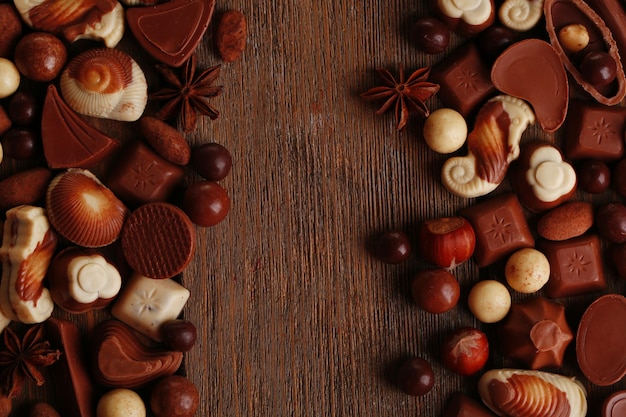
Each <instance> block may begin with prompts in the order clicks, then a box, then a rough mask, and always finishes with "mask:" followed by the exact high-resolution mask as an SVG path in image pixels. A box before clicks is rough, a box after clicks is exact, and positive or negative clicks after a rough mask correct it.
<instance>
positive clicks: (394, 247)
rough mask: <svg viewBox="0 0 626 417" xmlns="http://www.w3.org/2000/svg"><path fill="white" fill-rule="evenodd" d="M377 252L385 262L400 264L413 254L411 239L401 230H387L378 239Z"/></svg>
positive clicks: (378, 256) (377, 255)
mask: <svg viewBox="0 0 626 417" xmlns="http://www.w3.org/2000/svg"><path fill="white" fill-rule="evenodd" d="M375 254H376V257H377V258H378V259H380V260H381V261H382V262H384V263H387V264H399V263H401V262H404V261H406V260H407V259H408V258H409V256H411V241H410V240H409V237H408V236H407V235H406V234H405V233H404V232H401V231H399V230H391V231H388V232H385V233H383V234H382V235H380V236H379V237H378V239H377V241H376V247H375Z"/></svg>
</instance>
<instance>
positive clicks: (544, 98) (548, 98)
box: [491, 39, 569, 132]
mask: <svg viewBox="0 0 626 417" xmlns="http://www.w3.org/2000/svg"><path fill="white" fill-rule="evenodd" d="M491 82H492V83H493V85H494V86H495V87H496V88H497V89H498V90H500V91H501V92H503V93H505V94H510V95H512V96H514V97H519V98H521V99H522V100H526V101H528V102H529V103H530V105H531V106H532V107H533V110H534V111H535V115H536V116H537V122H538V123H539V125H540V126H541V128H542V129H543V130H545V131H546V132H554V131H555V130H557V129H558V128H559V127H561V125H562V124H563V122H564V121H565V116H566V115H567V106H568V103H569V84H568V81H567V73H566V72H565V68H563V63H562V62H561V58H560V57H559V55H558V54H557V52H556V51H555V49H554V48H553V47H552V46H551V45H550V44H549V43H547V42H544V41H542V40H539V39H526V40H523V41H520V42H516V43H514V44H513V45H511V46H509V47H508V48H507V49H506V50H505V51H504V52H502V53H501V54H500V56H499V57H498V58H497V59H496V61H495V62H494V64H493V66H492V67H491Z"/></svg>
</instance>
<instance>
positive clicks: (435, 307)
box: [411, 269, 461, 314]
mask: <svg viewBox="0 0 626 417" xmlns="http://www.w3.org/2000/svg"><path fill="white" fill-rule="evenodd" d="M460 296H461V287H460V285H459V282H458V281H457V279H456V277H455V276H454V275H452V274H451V273H450V272H449V271H447V270H445V269H427V270H423V271H420V272H418V273H417V275H416V276H415V277H414V278H413V280H412V281H411V297H412V298H413V301H415V304H417V306H418V307H420V308H421V309H423V310H425V311H428V312H429V313H434V314H439V313H445V312H446V311H449V310H451V309H453V308H454V306H456V304H457V303H458V301H459V297H460Z"/></svg>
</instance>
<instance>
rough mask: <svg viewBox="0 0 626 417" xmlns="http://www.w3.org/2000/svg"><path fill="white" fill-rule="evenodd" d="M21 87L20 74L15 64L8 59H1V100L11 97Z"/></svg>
mask: <svg viewBox="0 0 626 417" xmlns="http://www.w3.org/2000/svg"><path fill="white" fill-rule="evenodd" d="M19 86H20V72H19V71H18V70H17V67H16V66H15V64H14V63H13V62H11V61H9V60H8V59H6V58H0V98H6V97H9V96H10V95H11V94H13V93H15V92H16V91H17V89H18V87H19Z"/></svg>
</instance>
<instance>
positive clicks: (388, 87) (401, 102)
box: [361, 66, 439, 130]
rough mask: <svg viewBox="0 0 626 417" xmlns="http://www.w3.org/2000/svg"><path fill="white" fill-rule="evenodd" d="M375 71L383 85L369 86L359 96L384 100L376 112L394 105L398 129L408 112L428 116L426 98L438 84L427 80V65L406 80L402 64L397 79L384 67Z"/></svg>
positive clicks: (403, 123) (428, 69) (404, 123)
mask: <svg viewBox="0 0 626 417" xmlns="http://www.w3.org/2000/svg"><path fill="white" fill-rule="evenodd" d="M376 71H378V74H379V75H380V77H381V78H382V79H383V83H384V85H382V86H379V87H374V88H371V89H369V90H367V91H366V92H365V93H363V94H361V97H362V98H363V99H364V100H367V101H377V100H385V102H384V103H383V105H382V106H381V107H380V108H379V109H378V110H377V111H376V114H383V113H384V112H386V111H387V110H389V109H390V108H391V106H394V107H395V110H396V124H397V126H398V130H402V129H403V128H404V127H405V126H406V123H407V122H408V120H409V115H410V114H422V115H423V116H424V117H428V115H429V114H430V111H429V110H428V107H427V106H426V100H428V99H429V98H430V97H432V96H433V95H435V94H436V93H437V91H439V85H438V84H434V83H431V82H428V81H427V80H428V76H429V75H430V68H429V67H425V68H420V69H418V70H417V71H415V72H413V73H412V74H411V75H410V76H409V78H407V79H406V80H405V79H404V68H403V67H402V66H400V76H399V77H398V79H397V80H396V79H395V77H394V76H393V75H391V73H390V72H389V71H387V70H386V69H384V68H377V69H376Z"/></svg>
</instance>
